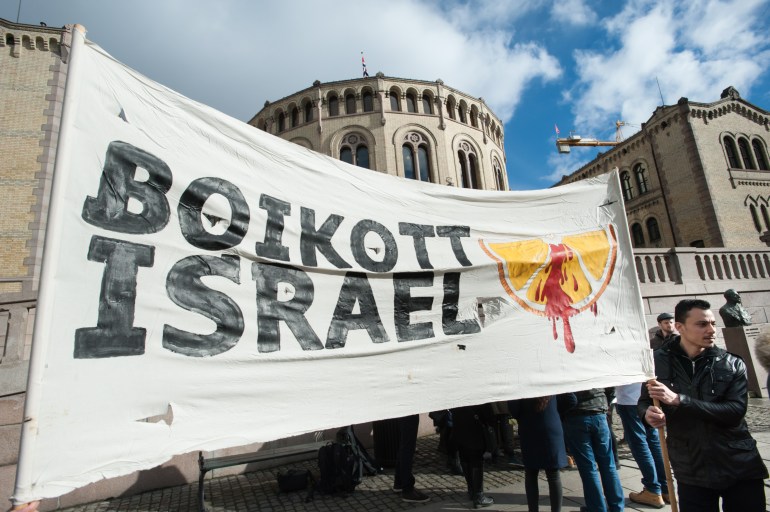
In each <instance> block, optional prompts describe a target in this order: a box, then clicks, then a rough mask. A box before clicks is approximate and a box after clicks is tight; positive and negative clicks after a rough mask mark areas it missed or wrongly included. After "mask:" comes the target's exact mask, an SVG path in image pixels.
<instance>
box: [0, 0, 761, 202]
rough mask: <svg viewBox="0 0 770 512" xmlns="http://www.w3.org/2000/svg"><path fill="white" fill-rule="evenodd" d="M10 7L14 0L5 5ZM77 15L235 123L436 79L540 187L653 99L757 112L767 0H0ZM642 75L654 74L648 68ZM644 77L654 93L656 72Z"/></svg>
mask: <svg viewBox="0 0 770 512" xmlns="http://www.w3.org/2000/svg"><path fill="white" fill-rule="evenodd" d="M19 7H21V8H20V10H19ZM17 13H18V14H19V21H20V22H22V23H29V24H38V23H39V22H41V21H43V22H46V23H47V24H48V26H49V27H52V26H61V25H63V24H65V23H80V24H82V25H84V26H85V27H86V29H87V30H88V34H87V37H88V38H89V39H91V40H92V41H95V42H96V43H98V44H99V45H101V46H102V47H103V48H105V49H106V50H107V51H108V52H110V53H111V54H112V55H113V56H114V57H116V58H117V59H119V60H121V61H122V62H124V63H126V64H127V65H129V66H130V67H132V68H134V69H137V70H138V71H140V72H142V73H143V74H145V75H147V76H148V77H150V78H152V79H153V80H156V81H158V82H160V83H162V84H164V85H166V86H168V87H171V88H172V89H175V90H177V91H179V92H181V93H183V94H185V95H186V96H189V97H191V98H193V99H195V100H198V101H200V102H202V103H206V104H208V105H211V106H212V107H215V108H217V109H219V110H221V111H223V112H225V113H227V114H229V115H231V116H233V117H235V118H237V119H240V120H242V121H247V120H249V119H250V118H251V117H252V116H253V115H254V114H255V113H256V112H257V111H258V110H259V109H260V108H261V107H262V106H263V104H264V102H265V100H271V101H272V100H276V99H279V98H281V97H283V96H286V95H288V94H291V93H293V92H295V91H297V90H300V89H303V88H305V87H308V86H310V85H311V84H312V82H313V81H314V80H316V79H318V80H321V81H323V82H325V81H334V80H343V79H347V78H356V77H359V76H361V61H360V52H361V51H364V52H365V55H366V62H367V66H368V69H369V72H370V74H374V73H375V72H377V71H382V72H383V73H385V74H386V75H388V76H395V77H408V78H416V79H422V80H435V79H437V78H441V79H442V80H444V82H445V83H446V84H447V85H449V86H451V87H455V88H457V89H460V90H462V91H464V92H466V93H468V94H471V95H473V96H479V97H482V98H484V100H485V101H486V102H487V104H488V105H489V106H490V107H491V108H492V109H493V111H494V112H495V113H496V114H497V115H498V116H499V117H500V118H501V119H502V120H503V121H504V122H505V141H506V143H505V149H506V155H507V169H508V176H509V183H510V187H511V188H512V189H514V190H526V189H537V188H546V187H549V186H551V185H552V184H553V183H554V182H555V181H556V180H558V178H559V177H560V176H561V175H562V174H568V173H570V172H572V171H574V170H576V169H577V168H579V167H580V166H581V165H582V164H584V163H586V162H588V161H589V160H591V159H592V158H593V157H594V156H595V154H596V152H597V150H596V149H589V148H582V149H573V151H572V153H571V154H570V155H558V154H557V153H556V149H555V145H554V142H555V133H554V125H558V126H559V129H560V131H561V134H562V136H565V135H567V134H568V133H569V132H570V131H571V130H574V131H575V133H579V134H580V135H582V136H584V137H595V138H599V139H605V140H614V138H615V121H616V120H623V121H625V122H627V123H630V125H631V126H627V127H624V129H623V130H624V131H623V134H624V135H625V136H626V137H627V136H629V135H631V134H633V133H634V132H635V131H637V130H638V129H639V127H640V125H641V123H642V122H644V121H646V120H647V119H648V118H649V117H650V115H651V114H652V112H653V111H654V110H655V108H656V107H657V106H659V105H660V104H661V92H662V95H663V100H664V101H665V104H669V105H670V104H674V103H676V101H677V100H678V99H679V98H680V97H683V96H684V97H687V98H689V99H690V100H692V101H698V102H711V101H715V100H717V99H718V98H719V94H720V93H721V91H722V90H723V89H724V88H726V87H727V86H729V85H732V86H734V87H736V88H737V89H738V90H739V91H740V93H741V95H742V96H743V98H745V99H747V100H748V101H750V102H751V103H753V104H755V105H757V106H759V107H760V108H763V109H765V110H770V73H768V69H767V68H768V64H767V63H769V62H770V38H769V37H768V36H767V31H768V27H769V26H770V24H769V23H768V22H767V20H768V18H769V17H770V0H691V1H664V0H633V1H631V0H629V1H623V0H613V1H610V0H606V1H596V2H588V1H586V0H516V1H501V0H444V1H439V0H432V1H431V0H389V1H388V2H381V1H376V0H358V1H357V2H351V3H348V4H345V3H343V4H340V3H339V2H332V1H330V0H283V1H281V2H277V1H275V2H274V1H267V0H260V1H250V0H219V1H216V2H213V1H207V2H203V1H198V0H185V1H182V0H164V1H158V0H131V1H130V2H128V1H120V2H118V1H114V2H113V1H103V0H67V1H63V0H21V1H19V0H3V1H2V2H0V17H2V18H5V19H8V20H11V21H16V17H17ZM656 79H657V82H656ZM658 83H659V84H660V91H659V89H658V85H657V84H658Z"/></svg>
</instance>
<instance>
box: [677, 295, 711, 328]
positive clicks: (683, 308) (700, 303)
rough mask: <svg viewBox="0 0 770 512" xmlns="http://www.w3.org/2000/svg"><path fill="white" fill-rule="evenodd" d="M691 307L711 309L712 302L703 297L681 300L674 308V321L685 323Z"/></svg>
mask: <svg viewBox="0 0 770 512" xmlns="http://www.w3.org/2000/svg"><path fill="white" fill-rule="evenodd" d="M691 309H711V304H709V303H708V301H705V300H703V299H684V300H680V301H679V303H678V304H677V305H676V307H675V308H674V321H676V322H678V323H680V324H683V323H684V321H685V319H686V318H687V313H689V312H690V310H691Z"/></svg>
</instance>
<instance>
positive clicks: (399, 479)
mask: <svg viewBox="0 0 770 512" xmlns="http://www.w3.org/2000/svg"><path fill="white" fill-rule="evenodd" d="M396 423H397V424H398V454H397V456H396V475H395V479H394V481H393V487H395V488H400V489H403V490H405V491H409V490H411V489H414V475H413V474H412V465H413V464H414V450H415V449H416V448H417V428H418V427H419V426H420V415H419V414H414V415H412V416H404V417H403V418H398V419H397V420H396Z"/></svg>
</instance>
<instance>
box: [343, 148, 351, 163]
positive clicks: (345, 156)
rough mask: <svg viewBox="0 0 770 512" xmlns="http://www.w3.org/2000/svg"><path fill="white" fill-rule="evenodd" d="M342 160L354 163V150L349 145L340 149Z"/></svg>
mask: <svg viewBox="0 0 770 512" xmlns="http://www.w3.org/2000/svg"><path fill="white" fill-rule="evenodd" d="M340 160H342V161H343V162H347V163H349V164H352V163H353V150H352V149H350V148H349V147H344V148H342V149H341V150H340Z"/></svg>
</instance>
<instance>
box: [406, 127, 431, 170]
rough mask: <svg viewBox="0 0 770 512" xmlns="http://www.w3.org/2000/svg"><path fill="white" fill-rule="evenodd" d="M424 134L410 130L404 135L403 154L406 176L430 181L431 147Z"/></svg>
mask: <svg viewBox="0 0 770 512" xmlns="http://www.w3.org/2000/svg"><path fill="white" fill-rule="evenodd" d="M429 147H430V146H429V145H428V141H427V139H425V137H423V135H422V134H420V133H417V132H409V133H407V134H406V135H405V136H404V143H403V145H402V146H401V155H402V156H403V159H404V177H405V178H409V179H412V180H420V181H426V182H430V181H432V180H431V169H430V149H429Z"/></svg>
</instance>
